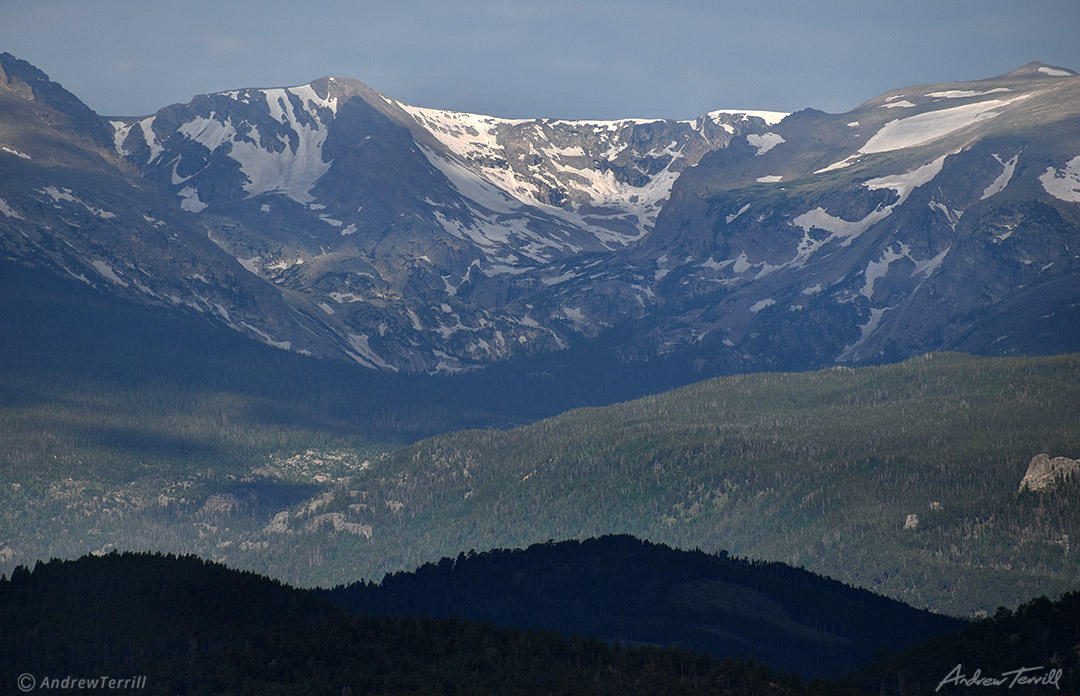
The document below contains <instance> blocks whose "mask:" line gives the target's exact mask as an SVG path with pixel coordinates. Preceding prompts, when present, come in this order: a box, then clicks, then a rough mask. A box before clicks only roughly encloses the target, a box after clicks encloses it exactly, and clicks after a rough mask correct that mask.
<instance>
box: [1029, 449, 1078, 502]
mask: <svg viewBox="0 0 1080 696" xmlns="http://www.w3.org/2000/svg"><path fill="white" fill-rule="evenodd" d="M1078 471H1080V459H1069V458H1068V457H1054V458H1053V459H1051V458H1050V455H1048V454H1037V455H1035V456H1034V457H1033V458H1032V459H1031V463H1030V464H1028V469H1027V473H1026V474H1024V479H1023V480H1022V481H1021V482H1020V492H1021V493H1022V492H1024V491H1025V490H1029V491H1045V490H1053V489H1054V488H1057V486H1058V484H1060V483H1061V482H1063V481H1067V480H1068V479H1069V478H1071V477H1072V476H1073V475H1075V474H1076V473H1077V472H1078Z"/></svg>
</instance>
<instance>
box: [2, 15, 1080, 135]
mask: <svg viewBox="0 0 1080 696" xmlns="http://www.w3.org/2000/svg"><path fill="white" fill-rule="evenodd" d="M0 50H2V51H8V52H10V53H14V54H15V55H16V56H18V57H20V58H23V59H25V60H28V61H30V62H31V63H33V64H35V65H36V66H38V67H39V68H41V69H42V70H44V71H45V72H46V73H48V74H49V75H50V77H52V79H54V80H56V81H57V82H60V83H61V84H63V85H64V86H65V87H67V88H68V89H69V90H71V91H72V92H74V93H75V94H76V95H77V96H78V97H80V98H81V99H82V100H83V101H84V102H86V103H87V104H88V105H90V107H92V108H93V109H94V110H96V111H97V112H98V113H100V114H102V115H105V116H114V115H123V116H137V115H143V114H148V113H152V112H154V111H156V110H157V109H158V108H160V107H162V106H166V105H168V104H171V103H175V102H186V101H188V100H190V99H191V97H192V96H193V95H195V94H199V93H205V92H214V91H219V90H224V89H232V88H238V87H279V86H289V85H296V84H303V83H306V82H310V81H311V80H313V79H315V78H317V77H321V76H324V75H337V76H341V77H352V78H356V79H359V80H362V81H363V82H365V83H367V84H368V85H370V86H371V87H374V88H375V89H377V90H379V91H381V92H384V93H386V94H388V95H390V96H393V97H395V98H397V99H401V100H403V101H406V102H410V103H413V104H417V105H420V106H432V107H441V108H449V109H456V110H461V111H473V112H479V113H486V114H492V115H497V116H504V117H560V118H597V119H599V118H616V117H629V116H640V117H665V118H692V117H694V116H697V115H699V114H702V113H705V112H707V111H711V110H713V109H720V108H745V109H771V110H777V111H794V110H797V109H801V108H805V107H815V108H819V109H823V110H825V111H830V112H841V111H847V110H848V109H851V108H853V107H855V106H857V105H858V104H860V103H861V102H863V101H866V100H867V99H871V98H873V97H874V96H876V95H878V94H880V93H881V92H884V91H886V90H888V89H891V88H895V87H903V86H906V85H911V84H919V83H926V82H946V81H951V80H974V79H981V78H984V77H992V76H994V75H998V74H1001V73H1004V72H1008V71H1009V70H1012V69H1014V68H1017V67H1019V66H1020V65H1023V64H1024V63H1027V62H1028V61H1032V60H1039V61H1043V62H1046V63H1050V64H1053V65H1059V66H1062V67H1067V68H1071V69H1073V70H1077V71H1080V0H932V1H924V0H894V1H891V2H877V1H876V0H818V1H814V0H764V1H760V2H754V1H753V0H742V1H740V2H726V1H719V0H713V1H712V2H697V1H689V0H688V1H684V2H680V1H678V0H670V1H668V2H645V1H644V0H618V1H614V0H611V1H609V0H596V1H590V0H547V1H546V2H516V3H515V2H502V1H497V0H459V1H454V0H441V1H431V0H414V1H410V0H397V1H396V2H381V1H380V2H343V1H342V2H334V1H332V0H308V1H305V2H285V1H282V0H264V1H260V2H248V1H243V2H230V0H211V1H208V0H186V1H184V2H158V1H157V0H0Z"/></svg>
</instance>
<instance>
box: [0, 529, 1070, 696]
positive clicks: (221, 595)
mask: <svg viewBox="0 0 1080 696" xmlns="http://www.w3.org/2000/svg"><path fill="white" fill-rule="evenodd" d="M603 543H606V544H613V545H615V546H620V545H622V546H625V545H626V544H627V543H630V541H629V540H625V539H623V540H618V539H616V540H608V541H606V542H603ZM579 548H593V543H592V542H583V543H582V544H581V545H580V547H579ZM562 550H569V547H567V546H562ZM653 550H657V549H655V548H654V549H653ZM512 555H513V553H512V552H494V553H491V554H466V555H465V559H466V560H465V561H463V562H462V563H461V566H462V568H463V569H466V568H473V569H476V570H477V571H479V570H480V569H483V568H485V567H487V568H490V567H491V565H492V564H496V565H506V567H507V572H509V570H510V569H513V568H514V564H513V563H510V564H506V561H507V560H508V559H509V558H510V557H511V556H512ZM692 556H694V555H693V554H688V555H687V556H686V558H687V559H689V558H691V557H692ZM702 556H704V555H702ZM470 557H471V558H470ZM533 557H535V556H533ZM714 558H715V557H714ZM477 559H479V560H477ZM698 560H700V557H698ZM452 565H457V563H456V562H453V563H452ZM573 565H574V564H572V563H571V564H568V565H566V566H564V567H563V568H562V570H563V572H565V573H566V576H567V577H568V578H571V579H572V580H570V581H573V582H579V583H581V582H586V581H587V577H586V576H587V575H588V574H589V573H591V572H592V570H590V569H589V567H588V565H587V564H586V566H585V567H584V568H575V567H573ZM728 565H729V566H730V567H731V569H732V570H733V572H738V571H739V568H741V569H742V570H743V571H745V572H748V573H757V574H758V575H759V578H760V581H761V585H760V587H759V591H761V592H766V591H773V590H775V588H776V587H777V585H778V584H783V583H781V581H782V580H784V581H785V582H786V581H790V580H792V579H797V578H798V577H800V572H799V571H793V570H791V569H787V570H786V571H784V572H780V573H777V572H774V571H776V570H777V569H776V567H775V565H774V564H753V563H747V562H740V561H731V559H728ZM621 567H622V568H623V569H626V568H627V566H626V565H625V564H623V565H622V566H621ZM426 572H428V573H433V572H437V566H434V567H429V568H428V569H427V571H426ZM665 572H666V571H665ZM514 573H515V574H516V575H520V569H516V570H514ZM785 575H786V576H787V577H786V579H785V578H784V577H783V576H785ZM547 577H548V578H550V577H551V575H550V574H549V575H548V576H547ZM802 577H803V579H804V581H805V582H803V583H801V584H798V587H797V588H796V589H794V590H793V591H794V592H795V593H796V594H798V593H799V592H806V591H810V590H812V589H813V587H814V585H815V584H828V583H827V581H823V580H821V579H820V578H818V579H814V578H812V576H810V575H809V574H805V573H804V574H802ZM399 589H400V588H399ZM640 590H641V595H639V596H638V597H637V599H636V600H634V601H636V602H637V603H638V604H641V603H643V602H647V601H650V600H651V599H653V595H651V594H649V588H647V587H645V588H640ZM848 592H850V591H849V590H848ZM631 594H634V593H632V592H621V593H617V598H616V599H617V600H618V601H615V600H611V601H607V602H606V604H607V605H608V606H611V605H614V604H618V603H619V602H622V601H627V595H631ZM826 594H828V593H826ZM404 596H405V595H404V594H403V593H400V592H399V593H398V598H399V599H400V598H403V597H404ZM581 596H582V599H581V605H582V606H583V607H584V605H586V604H587V603H588V602H590V601H593V600H594V599H596V597H597V593H596V592H595V591H593V590H591V589H588V588H583V589H582V595H581ZM843 596H844V590H841V591H840V592H839V593H838V595H836V596H833V597H827V598H826V599H824V600H823V601H824V602H826V603H828V602H830V601H832V602H833V605H832V607H833V608H834V609H836V610H837V611H840V612H841V614H840V615H838V616H837V617H836V623H837V624H839V623H842V622H850V621H852V617H851V616H850V612H849V613H848V614H846V615H845V614H844V613H843V609H842V607H841V606H840V604H839V603H837V602H839V601H840V600H841V599H842V598H843ZM848 596H850V595H848ZM1078 598H1080V594H1077V593H1073V594H1069V595H1066V596H1065V597H1063V598H1062V599H1060V600H1058V601H1049V600H1047V599H1045V598H1040V599H1036V600H1033V601H1031V602H1028V603H1027V604H1025V605H1023V606H1022V607H1020V608H1019V609H1018V610H1017V611H1016V612H1015V613H1013V612H1009V611H1007V610H1004V609H1003V610H1001V611H999V612H998V613H997V614H996V615H995V616H994V617H993V618H990V619H983V620H981V621H979V622H976V623H974V624H972V625H969V626H965V627H963V628H961V629H960V630H959V631H956V632H952V633H947V634H944V635H942V636H940V637H938V638H935V639H932V640H930V641H929V642H926V643H923V644H920V645H919V646H916V647H914V648H912V649H910V650H908V651H907V652H904V653H901V654H899V655H897V654H893V655H891V656H884V657H882V658H881V659H879V660H876V661H874V662H872V663H870V664H868V665H866V666H865V667H864V668H863V669H861V670H859V671H858V672H856V673H854V674H852V675H850V676H847V677H843V678H841V679H838V680H833V681H824V680H815V681H814V682H811V683H807V682H806V681H804V680H802V679H800V678H799V677H796V676H793V675H790V674H785V673H783V672H780V671H777V670H775V669H773V668H771V667H770V666H767V665H765V664H763V663H761V662H759V661H755V660H748V659H741V658H732V657H726V658H723V659H721V658H717V657H714V656H710V655H707V654H695V653H692V652H688V651H684V650H681V649H679V648H660V647H656V646H642V647H637V648H635V647H628V646H627V645H626V644H619V643H611V642H606V641H602V640H599V639H590V638H581V637H565V636H562V635H559V634H557V633H555V632H551V631H535V630H531V631H521V630H513V629H508V628H498V627H494V626H491V625H490V624H488V623H484V622H474V621H469V620H465V619H460V618H451V619H432V618H426V617H416V616H411V617H409V616H375V615H370V614H359V615H354V614H352V613H351V612H348V611H346V610H345V609H342V608H339V607H336V606H334V605H333V604H332V603H330V602H329V601H327V600H326V599H325V598H324V597H320V596H318V595H317V594H316V593H315V592H312V591H310V590H299V589H294V588H291V587H289V586H287V585H283V584H281V583H280V582H277V581H275V580H271V579H268V578H265V577H262V576H259V575H255V574H252V573H248V572H241V571H235V570H231V569H228V568H226V567H224V566H222V565H220V564H216V563H212V562H208V561H204V560H202V559H199V558H196V557H191V556H180V557H177V556H172V555H168V556H161V555H150V554H130V553H125V554H119V553H112V554H108V555H105V556H100V557H95V556H87V557H83V558H80V559H78V560H75V561H56V560H54V561H51V562H49V563H38V564H37V565H36V566H35V567H34V568H33V570H28V569H26V568H24V567H19V568H18V569H16V571H15V572H13V573H12V576H11V577H10V578H7V577H4V578H2V579H0V627H2V628H3V631H4V638H3V640H0V692H3V693H16V692H17V687H20V686H25V685H26V683H27V682H26V679H27V678H29V679H32V680H34V683H35V685H39V686H40V685H41V684H42V682H43V680H44V679H46V678H49V679H50V680H51V679H64V678H65V677H72V678H73V679H80V678H87V679H96V678H100V677H102V676H104V677H107V678H116V679H131V678H145V682H144V684H145V686H144V687H143V688H139V689H133V690H125V691H124V692H125V693H147V694H155V695H158V694H160V695H172V694H176V695H179V694H189V695H204V694H205V695H207V696H210V695H214V696H217V695H220V694H250V695H252V696H264V695H270V696H275V695H279V694H280V695H285V694H290V695H291V694H297V695H300V694H304V695H307V694H334V695H335V696H336V695H337V694H355V695H359V694H402V695H404V694H413V695H417V694H432V695H435V694H446V695H447V696H449V695H452V694H481V695H482V694H507V695H511V694H512V695H515V696H518V695H520V696H525V695H526V694H528V695H530V696H534V695H540V696H543V695H546V694H553V695H554V694H561V695H576V694H582V695H584V694H605V695H606V694H611V695H615V694H628V695H633V694H657V695H660V694H663V695H669V694H670V695H676V696H677V695H679V694H687V695H691V694H715V695H717V696H804V695H805V696H853V695H855V694H860V695H863V696H921V695H923V694H930V693H935V687H936V686H938V685H939V684H940V683H941V681H942V680H943V679H945V678H946V677H947V676H948V675H949V674H950V673H952V671H953V669H954V668H955V667H956V665H958V664H960V665H963V668H964V669H965V670H966V675H967V676H968V677H970V676H971V675H972V674H973V673H974V671H975V670H976V669H981V674H982V675H984V676H986V675H994V676H999V675H1001V674H1004V673H1006V672H1009V671H1010V670H1016V669H1018V668H1019V667H1032V668H1034V667H1037V666H1041V667H1043V668H1045V669H1043V670H1042V672H1034V671H1032V672H1030V673H1029V674H1031V675H1035V676H1038V675H1039V674H1041V675H1042V676H1050V677H1052V678H1053V679H1054V680H1055V682H1056V683H1057V684H1058V685H1059V686H1060V689H1055V688H1054V686H1053V685H1048V684H1046V683H1042V684H1041V685H1034V686H1033V685H1027V686H1025V687H1024V688H1019V687H1018V688H1012V689H1009V688H1005V687H999V688H997V689H994V688H986V689H983V688H980V689H979V692H980V693H1009V694H1023V695H1024V696H1032V695H1035V696H1038V695H1042V694H1050V693H1062V694H1072V693H1078V689H1080V681H1078V680H1080V671H1078V669H1077V663H1078V654H1077V650H1078V647H1080V646H1078V644H1077V641H1078V639H1080V601H1078ZM416 599H417V600H418V601H422V600H423V599H424V598H422V597H417V598H416ZM499 599H500V598H498V597H493V600H494V601H495V602H496V603H498V601H499ZM861 606H862V609H863V610H865V607H866V606H867V605H865V604H863V605H861ZM743 608H744V609H746V610H748V611H756V612H762V608H761V606H760V605H757V604H753V603H749V604H746V603H744V605H743ZM585 613H586V614H588V613H589V611H588V608H587V607H586V611H585ZM762 613H763V614H765V615H767V612H762ZM594 615H595V612H594ZM875 616H876V617H878V620H879V621H880V620H882V619H883V618H884V617H883V616H882V615H881V614H878V613H874V612H871V616H870V617H866V618H865V619H864V620H863V623H864V625H866V624H868V623H869V622H870V621H871V619H872V618H873V617H875ZM552 618H555V617H552ZM856 621H857V620H856ZM880 628H881V630H882V632H888V631H890V630H892V627H891V626H889V625H888V624H883V625H881V626H880ZM1052 670H1060V674H1059V673H1058V672H1056V671H1052ZM20 680H21V681H20ZM971 688H972V687H970V686H965V685H964V684H962V683H955V682H954V683H949V684H947V685H946V686H944V687H943V688H942V690H941V691H940V692H938V693H945V694H964V693H972V691H971ZM42 689H44V687H42ZM69 691H70V692H71V693H81V692H80V691H79V690H78V689H71V690H69Z"/></svg>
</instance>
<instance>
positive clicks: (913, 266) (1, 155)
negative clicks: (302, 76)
mask: <svg viewBox="0 0 1080 696" xmlns="http://www.w3.org/2000/svg"><path fill="white" fill-rule="evenodd" d="M0 65H3V66H5V67H4V70H5V75H6V76H8V77H7V78H6V85H7V87H6V88H5V89H6V91H4V92H3V95H2V96H3V114H2V119H0V120H2V123H3V124H4V126H3V130H0V140H2V144H3V146H4V149H3V151H0V167H2V168H3V171H4V173H5V176H4V179H3V183H2V184H0V198H2V206H0V213H3V216H2V217H0V223H2V224H3V231H4V235H3V244H4V248H5V250H6V252H7V254H8V255H9V256H13V257H16V258H20V259H23V260H31V259H33V260H35V262H37V263H45V264H46V265H49V266H50V267H52V268H55V269H56V270H58V271H60V272H64V273H71V274H72V275H75V276H76V277H81V278H84V279H85V280H86V281H87V282H91V283H94V284H99V285H102V286H104V287H109V288H111V289H112V290H114V291H116V292H120V293H123V294H128V295H130V296H133V297H138V298H139V299H141V300H142V301H145V302H150V303H152V304H156V305H158V306H162V307H179V308H189V309H191V310H193V311H198V312H202V313H204V314H205V315H207V316H209V317H212V318H214V319H215V320H216V321H219V322H222V323H225V324H227V325H229V326H232V327H233V328H235V329H237V330H239V331H242V332H244V333H247V334H249V335H251V336H253V337H257V338H259V339H260V340H263V341H265V342H268V343H271V344H273V345H278V346H281V347H287V348H289V349H292V350H299V351H303V352H308V353H311V354H314V355H319V356H328V357H346V358H348V359H351V360H353V361H355V362H357V363H359V364H362V365H365V366H369V367H373V368H376V369H383V370H405V371H413V372H440V371H441V372H452V371H458V370H462V369H469V368H472V367H476V366H482V365H486V364H491V363H492V362H496V361H501V360H504V359H507V358H509V357H512V356H515V355H523V354H524V355H531V354H539V353H546V352H550V351H557V350H561V349H564V348H566V347H568V346H572V345H581V344H584V343H599V344H602V345H604V346H607V347H608V348H609V349H611V350H613V351H614V355H616V356H618V357H619V359H622V360H627V361H647V360H652V359H654V358H656V357H657V356H668V357H672V358H674V359H676V360H679V361H682V362H684V363H687V364H693V365H695V366H697V367H698V368H699V369H700V370H702V371H703V372H705V373H716V372H731V371H742V370H754V369H776V368H787V369H805V368H810V367H818V366H823V365H830V364H836V363H845V362H846V363H865V362H875V361H880V360H886V359H894V358H902V357H905V356H908V355H912V354H915V353H921V352H925V351H928V350H941V349H960V350H969V351H975V352H982V353H1008V352H1037V353H1038V352H1056V351H1064V350H1076V349H1078V348H1080V321H1077V320H1078V319H1080V316H1078V311H1077V307H1080V282H1078V275H1077V265H1076V264H1077V258H1078V253H1080V252H1078V251H1077V246H1078V245H1080V239H1077V236H1078V231H1080V78H1078V77H1077V76H1076V75H1075V74H1073V73H1072V72H1070V71H1067V70H1062V69H1059V68H1053V67H1050V66H1045V65H1041V64H1032V65H1029V66H1025V67H1024V68H1021V69H1020V70H1017V71H1014V72H1012V73H1009V74H1007V75H1003V76H1001V77H998V78H993V79H990V80H984V81H981V82H975V83H950V84H941V85H929V86H918V87H910V88H905V89H902V90H896V91H894V92H889V93H887V94H884V95H882V96H880V97H878V98H876V99H874V100H871V101H869V102H867V103H866V104H863V105H862V106H860V107H859V108H857V109H855V110H854V111H852V112H850V113H847V114H839V115H832V114H825V113H821V112H817V111H813V110H807V111H802V112H799V113H796V114H792V115H790V116H787V117H786V118H784V115H783V114H773V113H768V112H724V111H717V112H713V113H710V114H706V115H703V116H701V117H699V118H697V119H694V120H690V121H672V120H647V119H626V120H621V121H606V122H599V121H597V122H586V121H558V120H547V119H534V120H508V119H499V118H495V117H489V116H481V115H476V114H464V113H456V112H449V111H440V110H437V109H430V108H422V107H416V106H412V105H408V104H404V103H402V102H399V101H396V100H394V99H392V98H390V97H388V96H385V95H382V94H379V93H378V92H375V91H374V90H372V89H370V88H368V87H366V86H365V85H363V84H362V83H359V82H356V81H354V80H346V79H341V78H324V79H320V80H316V81H315V82H312V83H311V84H309V85H302V86H299V87H291V88H281V89H241V90H235V91H230V92H224V93H219V94H211V95H203V96H200V97H196V98H195V99H194V100H192V101H191V102H190V103H188V104H178V105H173V106H169V107H166V108H164V109H161V110H160V111H158V112H157V113H156V114H153V115H151V116H148V117H145V118H121V119H113V120H112V121H110V122H109V123H107V124H106V123H104V122H103V121H101V120H100V119H98V120H95V119H94V118H92V117H91V115H92V112H90V111H89V110H88V109H86V108H85V107H82V105H81V104H80V103H79V102H78V100H77V99H75V98H74V97H73V96H71V95H68V94H67V93H66V92H64V91H63V90H62V88H60V87H59V86H58V85H53V83H49V82H48V80H47V78H45V77H44V75H42V74H40V72H39V71H36V70H35V69H33V68H32V67H31V66H28V65H26V64H23V63H21V62H19V61H16V60H15V59H13V58H11V57H7V58H6V59H5V61H4V62H2V63H0ZM10 66H14V67H10ZM19 75H22V76H23V77H19ZM12 76H14V77H12ZM28 76H29V77H28ZM42 95H50V96H48V98H45V97H44V96H42ZM65 95H66V96H65ZM80 107H81V108H80ZM88 114H90V115H88ZM88 172H92V173H93V175H92V176H91V175H87V173H88Z"/></svg>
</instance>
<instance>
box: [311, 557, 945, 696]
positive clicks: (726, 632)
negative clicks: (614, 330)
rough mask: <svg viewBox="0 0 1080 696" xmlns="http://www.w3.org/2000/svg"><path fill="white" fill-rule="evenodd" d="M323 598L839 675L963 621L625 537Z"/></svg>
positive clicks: (479, 562)
mask: <svg viewBox="0 0 1080 696" xmlns="http://www.w3.org/2000/svg"><path fill="white" fill-rule="evenodd" d="M325 596H327V597H328V598H330V599H331V600H333V601H334V602H335V603H336V604H339V605H341V606H343V607H347V608H349V609H351V610H353V611H358V612H360V613H364V614H384V615H391V616H397V615H403V616H429V617H436V618H442V617H451V616H461V617H464V618H468V619H474V620H480V621H486V622H490V623H493V624H496V625H500V626H507V627H511V628H519V629H548V630H557V631H560V632H561V633H564V634H567V635H571V634H577V635H583V636H589V637H596V638H602V639H604V640H606V641H622V642H624V643H650V644H659V645H674V646H679V647H682V648H686V649H691V650H694V651H697V652H703V653H710V654H712V655H713V656H715V657H724V656H733V655H743V656H747V657H753V658H755V659H757V660H760V661H762V662H765V663H767V664H769V665H771V666H772V667H774V668H777V669H781V670H785V671H788V670H791V671H796V672H798V673H800V674H802V675H804V676H807V677H817V676H836V675H838V674H840V673H842V672H844V671H847V670H849V669H851V668H853V667H855V666H857V665H859V664H861V663H863V662H866V661H867V660H869V659H870V658H871V657H873V656H874V655H876V654H877V653H878V652H880V651H882V650H892V651H898V650H901V649H903V648H905V647H908V646H910V645H913V644H915V643H917V642H921V641H923V640H926V639H927V638H929V637H931V636H933V635H937V634H940V633H944V632H947V631H952V630H955V629H956V628H958V627H959V626H960V625H962V623H963V622H961V621H958V620H956V619H952V618H949V617H945V616H941V615H937V614H931V613H929V612H925V611H919V610H916V609H913V608H911V607H909V606H907V605H905V604H902V603H900V602H897V601H895V600H890V599H887V598H885V597H881V596H879V595H875V594H873V593H871V592H868V591H866V590H860V589H855V588H852V587H848V586H846V585H843V584H842V583H839V582H836V581H834V580H830V579H828V578H824V577H821V576H819V575H815V574H813V573H810V572H808V571H805V570H802V569H796V568H792V567H790V566H786V565H784V564H782V563H761V562H753V561H748V560H743V559H735V558H731V557H729V556H728V555H727V554H726V553H720V554H717V555H712V554H706V553H703V552H701V551H678V550H673V549H670V548H668V547H666V546H663V545H658V544H650V543H649V542H645V541H640V540H638V539H635V538H633V537H629V536H608V537H602V538H599V539H589V540H587V541H581V542H578V541H565V542H559V543H554V542H549V543H547V544H537V545H534V546H531V547H529V548H528V549H526V550H507V549H503V550H496V551H489V552H485V553H479V554H477V553H469V554H460V555H459V556H458V557H457V559H456V560H455V559H450V558H444V559H443V560H441V561H440V562H438V563H428V564H425V565H424V566H422V567H420V568H419V569H417V570H416V571H415V572H413V573H394V574H391V575H387V576H386V577H385V578H384V579H383V581H382V582H381V583H379V584H372V583H363V582H361V583H356V584H353V585H349V586H347V587H338V588H336V589H335V590H332V591H329V592H326V593H325ZM883 627H887V629H885V628H883Z"/></svg>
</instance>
